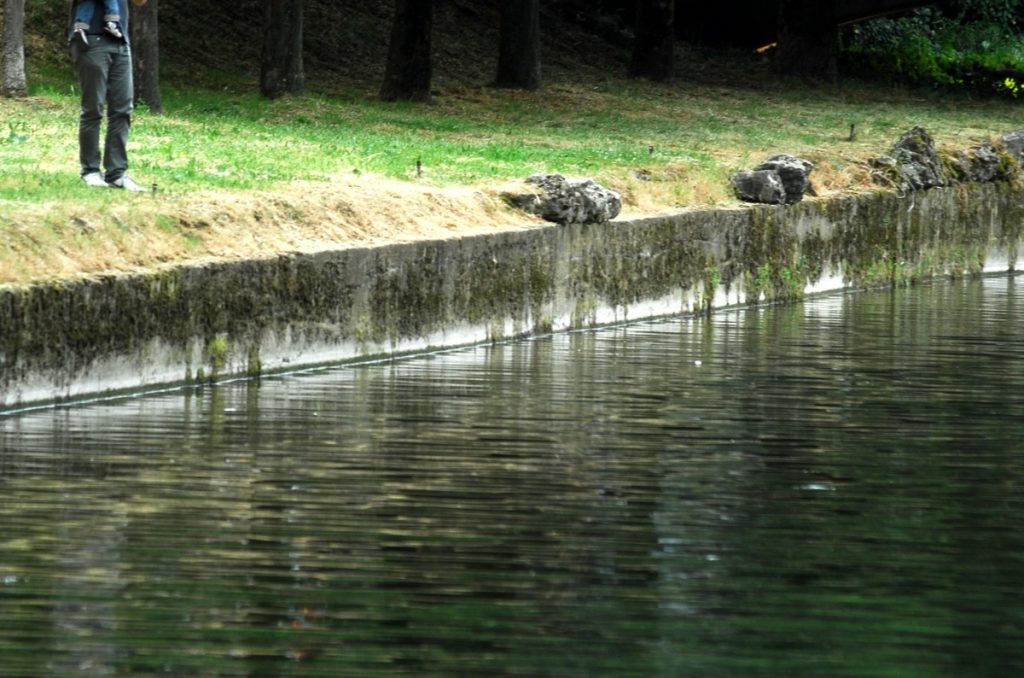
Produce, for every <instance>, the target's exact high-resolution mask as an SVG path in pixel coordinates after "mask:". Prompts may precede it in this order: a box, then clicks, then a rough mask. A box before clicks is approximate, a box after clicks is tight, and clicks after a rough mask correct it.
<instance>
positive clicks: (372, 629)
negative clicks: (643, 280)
mask: <svg viewBox="0 0 1024 678" xmlns="http://www.w3.org/2000/svg"><path fill="white" fill-rule="evenodd" d="M1022 489H1024V293H1022V290H1021V288H1020V283H1019V282H1015V281H1014V280H1013V279H1012V278H986V279H984V280H975V281H968V282H961V283H945V282H944V283H939V284H934V285H929V286H922V287H917V288H914V289H909V290H899V291H896V292H867V293H860V294H849V295H838V296H829V297H823V298H818V299H813V300H809V301H807V302H805V303H802V304H796V305H792V306H786V307H775V308H762V309H751V310H744V311H735V312H728V313H721V314H717V315H715V316H714V317H712V318H710V319H700V320H693V319H685V320H680V319H671V320H664V321H658V322H650V323H642V324H633V325H629V326H622V327H614V328H608V329H602V330H599V331H592V332H577V333H570V334H561V335H556V336H551V337H544V338H539V339H535V340H531V341H521V342H515V343H508V344H505V345H497V346H489V347H479V348H471V349H465V350H460V351H453V352H448V353H441V354H434V355H428V356H421V357H417V358H410V359H405V360H401V361H396V362H389V363H380V364H373V365H362V366H344V367H337V368H331V369H326V370H319V371H312V372H308V373H303V374H295V375H287V376H281V377H275V378H271V379H264V380H263V381H262V382H261V383H255V382H238V383H233V384H226V385H221V386H217V387H214V388H211V387H206V388H203V389H200V390H190V391H187V392H186V391H177V392H170V393H164V394H159V395H154V396H148V397H139V398H135V399H127V400H119V401H111V402H106V403H98V404H93V405H83V406H78V407H72V408H65V409H55V410H50V411H42V412H35V413H28V414H23V415H20V416H10V417H6V418H0V526H2V527H0V674H2V675H4V676H47V675H54V676H67V675H172V676H206V675H217V676H250V675H285V676H288V675H296V676H298V675H301V676H339V675H352V676H374V675H401V674H405V675H416V676H431V675H436V676H450V675H467V676H484V675H529V676H596V675H616V676H619V675H622V676H683V675H686V676H690V675H710V676H722V675H727V676H728V675H736V676H750V675H803V676H806V675H828V676H843V675H849V676H882V675H885V676H908V675H950V676H965V675H1010V674H1013V673H1019V672H1020V671H1021V670H1022V669H1024V635H1022V634H1024V595H1022V591H1024V494H1022Z"/></svg>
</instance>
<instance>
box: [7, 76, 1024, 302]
mask: <svg viewBox="0 0 1024 678" xmlns="http://www.w3.org/2000/svg"><path fill="white" fill-rule="evenodd" d="M706 65H707V64H706V62H698V61H697V60H694V61H693V62H692V64H690V65H689V66H684V69H683V73H682V74H681V76H680V78H679V79H678V80H677V81H676V82H675V83H674V84H670V85H655V84H650V83H646V82H636V81H629V80H625V79H621V78H618V77H612V76H606V75H600V74H596V73H593V72H589V73H581V74H578V75H577V76H576V77H573V78H571V79H570V78H562V79H549V82H548V84H547V86H546V87H545V89H544V90H542V91H540V92H536V93H522V92H514V91H503V90H495V89H491V88H488V87H483V86H476V85H457V84H456V85H448V86H445V87H444V88H443V89H441V90H440V91H439V92H438V93H437V96H436V101H435V103H434V104H433V105H401V104H400V105H393V104H382V103H380V102H378V101H376V100H375V97H374V91H373V87H372V86H370V85H366V86H359V85H348V86H345V87H333V88H330V94H316V93H314V94H311V95H309V96H307V97H303V98H297V99H296V98H292V99H284V100H280V101H275V102H267V101H264V100H261V99H259V98H258V97H257V96H256V95H255V93H254V92H252V87H251V83H249V82H248V81H242V80H239V81H234V80H233V79H232V78H231V77H225V78H224V79H223V80H222V81H221V82H220V83H218V87H217V89H212V88H208V87H204V88H201V89H200V88H198V87H193V86H190V87H188V88H186V87H184V86H181V85H180V84H175V83H173V82H172V83H168V86H167V89H166V94H165V97H166V98H165V102H164V103H165V108H166V111H167V112H166V114H165V115H163V116H155V115H152V114H149V113H148V112H147V111H145V110H141V111H139V112H138V115H137V116H136V118H135V126H134V129H133V134H132V140H131V147H130V152H131V159H132V168H131V170H130V172H131V174H132V175H133V176H134V177H135V178H136V179H137V180H138V181H139V182H140V183H142V184H144V185H147V186H149V185H152V184H155V185H156V187H157V188H156V192H155V193H149V194H137V195H127V194H124V193H122V192H118V191H113V190H106V189H89V188H87V187H85V186H84V185H82V184H81V183H80V182H79V181H78V166H77V146H76V129H77V120H76V118H77V96H76V94H75V92H74V86H73V84H72V81H71V79H70V77H69V74H67V73H65V71H64V69H62V68H58V67H55V66H54V65H53V64H51V65H49V66H45V65H44V66H35V67H34V68H35V69H36V70H34V71H33V72H32V73H31V74H30V81H31V82H32V90H33V91H32V96H31V97H30V98H28V99H26V100H20V101H12V100H3V101H0V283H12V282H26V281H33V280H40V279H48V278H54V277H63V276H74V275H82V274H94V273H98V272H103V271H116V270H129V269H133V268H137V267H145V266H153V265H158V264H161V263H167V262H178V261H182V260H186V259H194V258H204V257H235V256H258V255H262V254H272V253H274V252H278V251H281V250H285V251H288V250H296V249H315V248H322V247H338V246H347V245H360V244H367V243H374V242H381V241H389V240H402V239H409V238H417V237H443V236H446V235H453V234H461V233H465V232H478V231H481V230H487V229H494V228H499V227H503V226H513V227H515V226H529V225H531V224H532V223H534V222H532V221H531V220H530V219H527V218H524V217H522V216H521V215H519V214H516V213H514V212H512V211H510V210H509V209H508V208H507V207H505V206H504V205H503V204H502V202H501V200H500V199H499V197H498V191H497V189H496V187H497V186H499V185H501V184H503V183H505V182H507V181H509V180H514V179H517V178H521V177H525V176H527V175H529V174H531V173H533V172H540V171H558V172H562V173H564V174H567V175H573V176H583V175H585V176H592V177H594V178H596V179H597V180H598V181H600V182H602V183H604V184H606V185H608V186H609V187H612V188H614V189H616V190H618V191H620V192H622V194H623V196H624V201H625V211H626V212H627V213H630V212H632V213H650V212H656V211H663V210H671V209H678V208H688V207H699V206H706V205H728V204H732V203H734V202H735V199H734V198H733V197H732V195H731V193H730V191H729V189H728V176H729V175H730V174H731V173H732V172H734V171H736V170H739V169H744V168H749V167H751V166H752V165H754V164H756V163H758V162H760V161H761V160H763V159H764V158H765V157H766V156H767V155H769V154H773V153H779V152H787V153H794V154H799V155H802V156H804V157H807V158H809V159H811V160H812V161H814V162H815V163H816V165H817V168H816V170H815V173H814V174H813V175H812V179H813V182H814V185H815V188H816V189H817V191H818V193H819V194H820V195H823V196H827V195H829V194H835V193H837V192H843V191H851V190H863V189H865V188H867V187H869V180H868V169H867V166H866V160H867V158H869V157H871V156H874V155H878V154H880V153H883V152H885V150H886V149H887V148H888V147H889V146H890V145H891V143H892V142H893V141H894V140H895V139H896V138H897V137H898V135H899V134H900V133H901V132H902V131H904V130H905V129H907V128H909V127H910V126H912V125H922V126H924V127H925V128H927V129H928V130H929V132H931V133H932V135H933V136H934V137H935V138H936V140H937V142H938V143H939V145H940V146H944V147H949V148H965V147H967V146H969V145H970V144H971V143H973V142H976V141H979V140H982V139H988V138H991V137H993V136H997V135H999V134H1002V133H1003V132H1006V131H1009V130H1011V129H1015V128H1019V127H1021V126H1022V123H1021V118H1020V113H1019V105H1015V104H1014V103H1013V102H1003V101H972V100H969V99H966V98H939V97H937V96H935V97H931V96H928V95H921V94H913V93H908V92H907V91H904V90H899V89H893V88H888V87H882V86H871V85H863V84H846V85H844V86H842V87H838V88H826V89H821V88H812V87H806V86H802V85H798V84H795V83H791V82H783V81H778V80H774V79H772V78H770V77H769V76H768V75H767V74H766V73H759V72H757V70H758V69H761V68H763V67H762V66H758V65H755V64H748V63H745V62H743V61H738V62H735V63H718V64H717V65H716V66H715V68H716V71H715V73H714V74H713V75H710V76H709V74H708V73H707V72H706V70H702V69H706ZM691 67H692V69H691ZM752 70H753V71H754V72H753V73H752V72H751V71H752ZM752 75H753V76H755V77H756V79H757V82H758V84H757V85H756V86H750V85H744V84H742V83H747V82H750V81H751V79H752ZM851 124H854V125H856V129H857V136H856V140H855V141H852V142H851V141H849V140H848V139H847V137H848V133H849V127H850V125H851ZM651 149H653V152H651ZM417 161H420V163H421V167H422V173H418V172H417V169H416V163H417Z"/></svg>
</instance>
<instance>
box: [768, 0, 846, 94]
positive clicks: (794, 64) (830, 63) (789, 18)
mask: <svg viewBox="0 0 1024 678" xmlns="http://www.w3.org/2000/svg"><path fill="white" fill-rule="evenodd" d="M835 10H836V6H835V0H781V1H780V2H779V51H778V56H777V57H776V63H777V65H778V69H779V72H780V73H782V74H783V75H798V76H803V77H808V78H814V79H819V80H826V81H829V82H834V81H835V80H836V79H837V78H838V77H839V66H838V54H839V28H838V26H837V25H836V11H835Z"/></svg>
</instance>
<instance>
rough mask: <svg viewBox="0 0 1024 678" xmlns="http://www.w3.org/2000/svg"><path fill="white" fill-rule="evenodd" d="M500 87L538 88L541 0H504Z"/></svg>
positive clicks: (498, 79) (539, 81)
mask: <svg viewBox="0 0 1024 678" xmlns="http://www.w3.org/2000/svg"><path fill="white" fill-rule="evenodd" d="M500 4H501V39H500V49H499V52H498V76H497V77H496V78H495V79H494V84H495V86H497V87H511V88H516V89H531V90H532V89H539V88H540V86H541V75H540V0H504V1H503V2H501V3H500Z"/></svg>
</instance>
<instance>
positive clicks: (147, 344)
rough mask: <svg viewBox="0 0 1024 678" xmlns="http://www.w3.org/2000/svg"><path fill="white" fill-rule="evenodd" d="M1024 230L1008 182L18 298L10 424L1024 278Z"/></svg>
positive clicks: (231, 269)
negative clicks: (580, 336)
mask: <svg viewBox="0 0 1024 678" xmlns="http://www.w3.org/2000/svg"><path fill="white" fill-rule="evenodd" d="M1022 229H1024V191H1022V190H1021V189H1020V188H1019V187H1017V186H1014V185H1011V184H1005V183H1003V184H986V185H971V186H961V187H956V188H947V189H937V190H932V191H927V192H919V193H917V194H911V195H908V196H904V197H900V196H898V195H896V194H895V193H892V192H879V193H874V194H862V195H853V196H849V197H843V198H839V199H835V200H828V201H824V200H822V201H805V202H803V203H799V204H796V205H791V206H786V207H750V208H743V209H719V210H707V211H701V212H696V211H695V212H686V213H680V214H676V215H671V216H666V217H656V218H649V219H641V220H637V221H631V222H616V223H611V224H603V225H584V226H578V225H577V226H568V227H557V226H550V227H545V228H537V229H534V230H528V231H508V232H499V233H494V234H492V235H487V236H477V237H472V238H462V239H453V240H445V241H432V242H420V243H412V244H398V245H391V246H386V247H379V248H366V249H349V250H339V251H336V252H323V253H317V254H311V255H298V254H296V255H286V256H280V257H274V258H269V259H263V260H253V261H242V262H235V263H216V264H209V265H203V266H184V267H179V268H169V269H166V270H160V271H154V272H150V273H146V274H139V275H124V276H107V277H98V278H95V279H92V280H87V281H75V282H56V283H48V284H40V285H33V286H21V287H4V288H0V318H3V323H2V324H0V396H2V399H0V410H3V409H5V408H12V407H16V406H20V405H24V404H27V403H31V402H40V401H53V400H59V399H65V398H74V397H78V396H82V395H87V394H88V395H92V394H95V393H96V392H97V391H105V390H119V389H124V388H133V387H142V386H151V385H155V384H167V383H182V382H183V381H184V382H190V381H199V382H202V381H203V380H205V379H219V378H223V377H227V376H235V375H248V376H257V375H259V374H262V373H265V372H267V371H274V370H281V369H291V368H294V367H296V366H299V365H310V364H318V363H323V362H328V361H344V360H352V359H363V358H370V357H378V356H383V355H392V354H395V353H401V352H404V351H413V350H422V349H423V348H426V347H430V346H438V345H446V346H447V345H457V344H466V343H473V342H478V341H483V340H488V339H489V340H492V341H494V340H500V339H505V338H508V337H509V336H515V335H522V334H529V333H547V332H552V331H557V330H562V329H567V328H574V327H586V326H590V325H594V324H597V323H601V322H608V321H612V320H622V319H636V318H638V317H649V316H651V315H658V314H666V315H667V314H674V313H685V312H710V310H711V309H712V308H713V306H714V305H715V304H716V303H721V300H722V299H723V298H724V299H727V300H728V302H727V303H739V302H744V301H745V302H747V303H761V302H785V301H794V300H799V299H801V298H802V297H803V296H804V294H805V293H806V292H807V290H809V289H828V288H830V287H831V288H834V287H835V285H837V284H841V285H843V286H846V287H871V286H878V285H903V284H912V283H914V282H917V281H920V280H924V279H928V278H934V277H941V276H964V275H976V274H978V273H981V272H982V271H984V270H993V269H994V268H995V267H997V266H1000V267H1002V269H1003V270H1013V269H1014V268H1015V267H1016V259H1017V255H1018V252H1019V251H1020V244H1021V239H1022V237H1024V230H1022ZM840 280H841V283H837V282H836V281H840ZM723 295H724V297H723Z"/></svg>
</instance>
